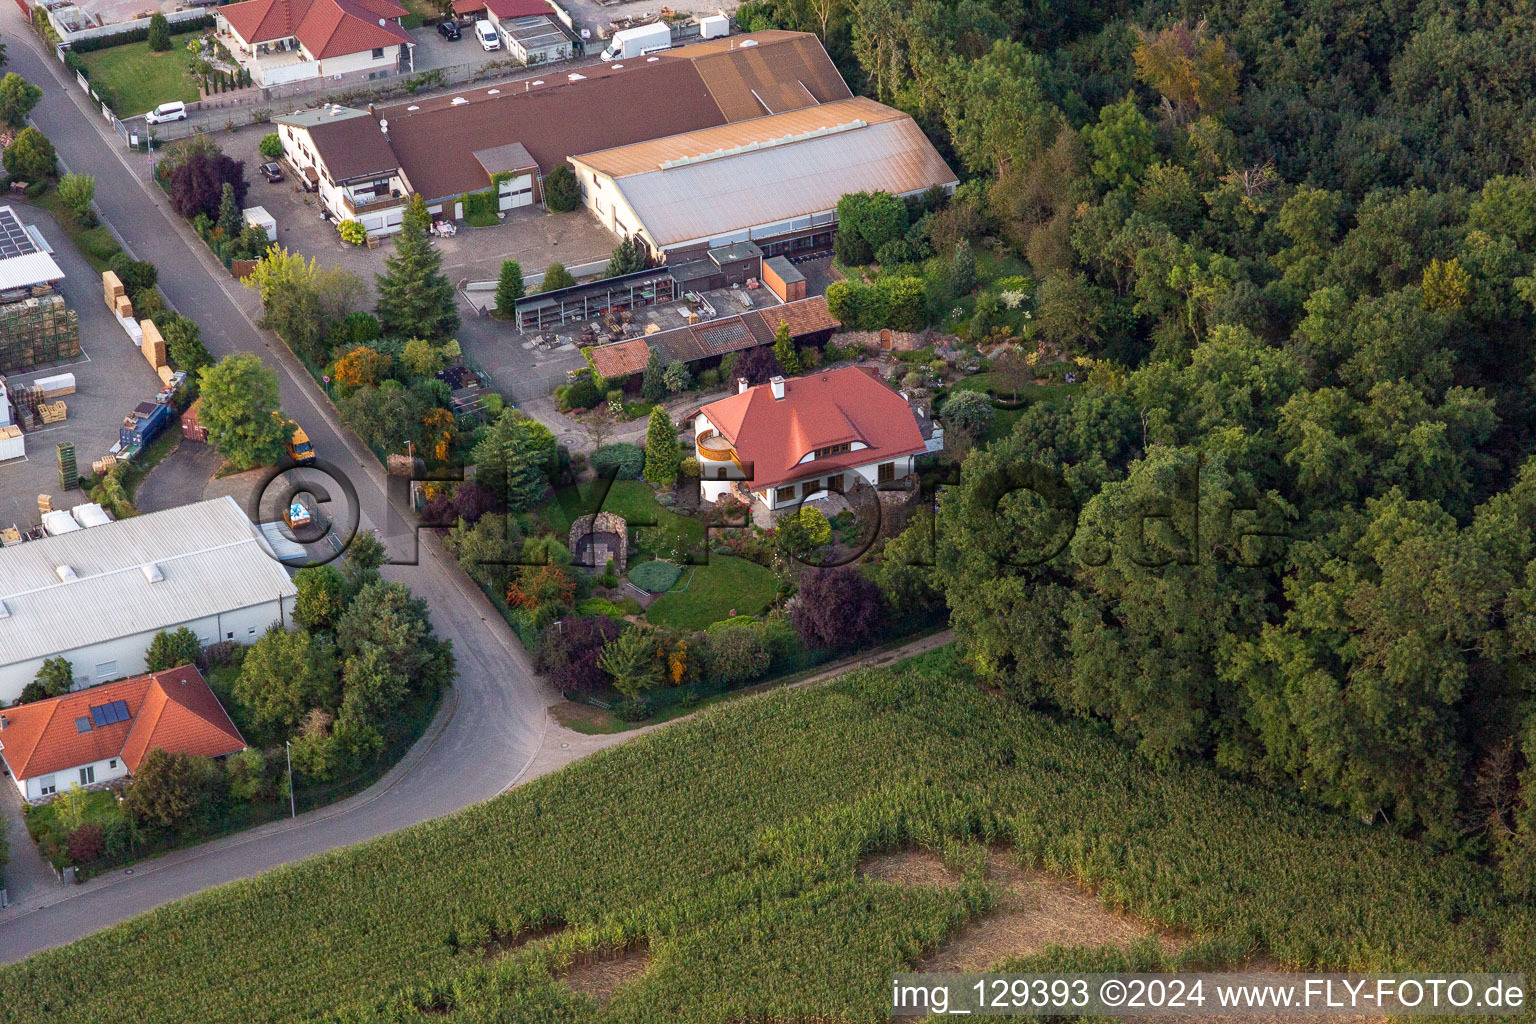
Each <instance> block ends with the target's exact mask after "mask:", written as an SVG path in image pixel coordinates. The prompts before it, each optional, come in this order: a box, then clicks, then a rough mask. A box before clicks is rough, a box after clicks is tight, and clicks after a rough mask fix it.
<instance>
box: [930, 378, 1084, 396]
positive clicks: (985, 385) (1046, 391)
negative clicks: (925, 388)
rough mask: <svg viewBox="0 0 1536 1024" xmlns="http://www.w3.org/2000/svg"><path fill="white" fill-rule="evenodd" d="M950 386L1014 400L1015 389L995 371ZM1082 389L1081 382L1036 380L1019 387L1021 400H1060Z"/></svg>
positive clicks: (957, 389)
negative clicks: (1038, 382)
mask: <svg viewBox="0 0 1536 1024" xmlns="http://www.w3.org/2000/svg"><path fill="white" fill-rule="evenodd" d="M950 387H951V388H953V389H954V390H956V391H984V392H986V393H987V394H989V395H992V396H993V397H995V398H1001V399H1002V400H1003V401H1005V402H1008V401H1012V400H1013V389H1012V388H1011V387H1007V386H1005V385H1003V384H1001V383H999V381H998V376H997V374H995V373H978V374H976V375H975V376H974V377H965V378H962V379H960V380H957V381H955V383H953V384H951V385H950ZM1081 389H1082V385H1081V384H1036V383H1035V382H1034V381H1027V382H1026V383H1025V384H1024V386H1023V387H1022V388H1020V389H1019V400H1020V401H1022V402H1060V401H1064V400H1065V399H1067V398H1070V397H1071V396H1072V395H1075V394H1077V392H1078V391H1079V390H1081Z"/></svg>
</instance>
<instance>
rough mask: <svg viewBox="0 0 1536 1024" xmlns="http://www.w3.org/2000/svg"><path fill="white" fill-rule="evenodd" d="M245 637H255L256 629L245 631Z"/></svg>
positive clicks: (253, 627)
mask: <svg viewBox="0 0 1536 1024" xmlns="http://www.w3.org/2000/svg"><path fill="white" fill-rule="evenodd" d="M245 635H246V636H255V635H256V627H255V626H252V627H251V628H249V629H247V630H246V631H245Z"/></svg>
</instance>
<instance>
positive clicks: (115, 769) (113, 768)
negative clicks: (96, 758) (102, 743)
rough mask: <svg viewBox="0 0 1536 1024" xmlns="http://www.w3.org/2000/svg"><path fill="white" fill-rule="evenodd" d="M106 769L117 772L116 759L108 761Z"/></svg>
mask: <svg viewBox="0 0 1536 1024" xmlns="http://www.w3.org/2000/svg"><path fill="white" fill-rule="evenodd" d="M107 767H108V768H111V769H112V770H113V771H117V758H115V757H114V758H113V759H112V760H110V761H108V762H107Z"/></svg>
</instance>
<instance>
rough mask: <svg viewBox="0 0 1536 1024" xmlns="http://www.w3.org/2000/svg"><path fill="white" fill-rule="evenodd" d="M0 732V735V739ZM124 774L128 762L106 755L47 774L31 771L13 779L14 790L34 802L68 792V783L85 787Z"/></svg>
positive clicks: (1, 737) (117, 777) (0, 739)
mask: <svg viewBox="0 0 1536 1024" xmlns="http://www.w3.org/2000/svg"><path fill="white" fill-rule="evenodd" d="M3 741H4V736H0V742H3ZM127 774H128V766H127V765H125V764H124V763H123V759H122V758H121V757H107V758H102V759H101V760H100V761H93V762H91V763H90V764H82V765H76V766H75V767H73V768H61V769H59V770H58V771H56V772H51V773H49V774H47V775H35V776H33V777H32V778H30V779H17V778H15V777H14V776H13V777H12V781H13V782H15V784H16V791H17V792H18V793H20V794H21V798H22V799H23V800H26V801H29V802H33V803H35V802H37V801H40V800H52V799H53V798H54V797H56V796H59V795H61V794H63V793H67V792H69V789H70V787H71V786H79V787H80V788H81V789H89V788H91V787H93V786H95V787H98V788H99V787H100V786H102V785H103V784H104V783H107V782H111V781H112V780H113V779H121V778H123V777H124V776H125V775H127Z"/></svg>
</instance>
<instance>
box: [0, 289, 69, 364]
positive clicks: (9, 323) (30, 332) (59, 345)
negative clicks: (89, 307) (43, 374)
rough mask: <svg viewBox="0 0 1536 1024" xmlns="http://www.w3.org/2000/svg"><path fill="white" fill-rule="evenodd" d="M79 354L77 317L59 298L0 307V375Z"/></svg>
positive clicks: (60, 297)
mask: <svg viewBox="0 0 1536 1024" xmlns="http://www.w3.org/2000/svg"><path fill="white" fill-rule="evenodd" d="M79 355H80V316H79V314H78V313H76V312H75V311H74V310H72V309H70V308H69V307H68V306H67V305H65V303H64V297H63V296H62V295H49V296H45V297H43V298H40V299H23V300H22V301H20V302H11V303H7V304H6V305H3V306H0V373H9V372H13V371H17V370H23V369H26V368H28V367H32V366H38V365H41V364H44V363H58V362H63V361H65V360H69V359H74V358H76V357H77V356H79Z"/></svg>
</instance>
